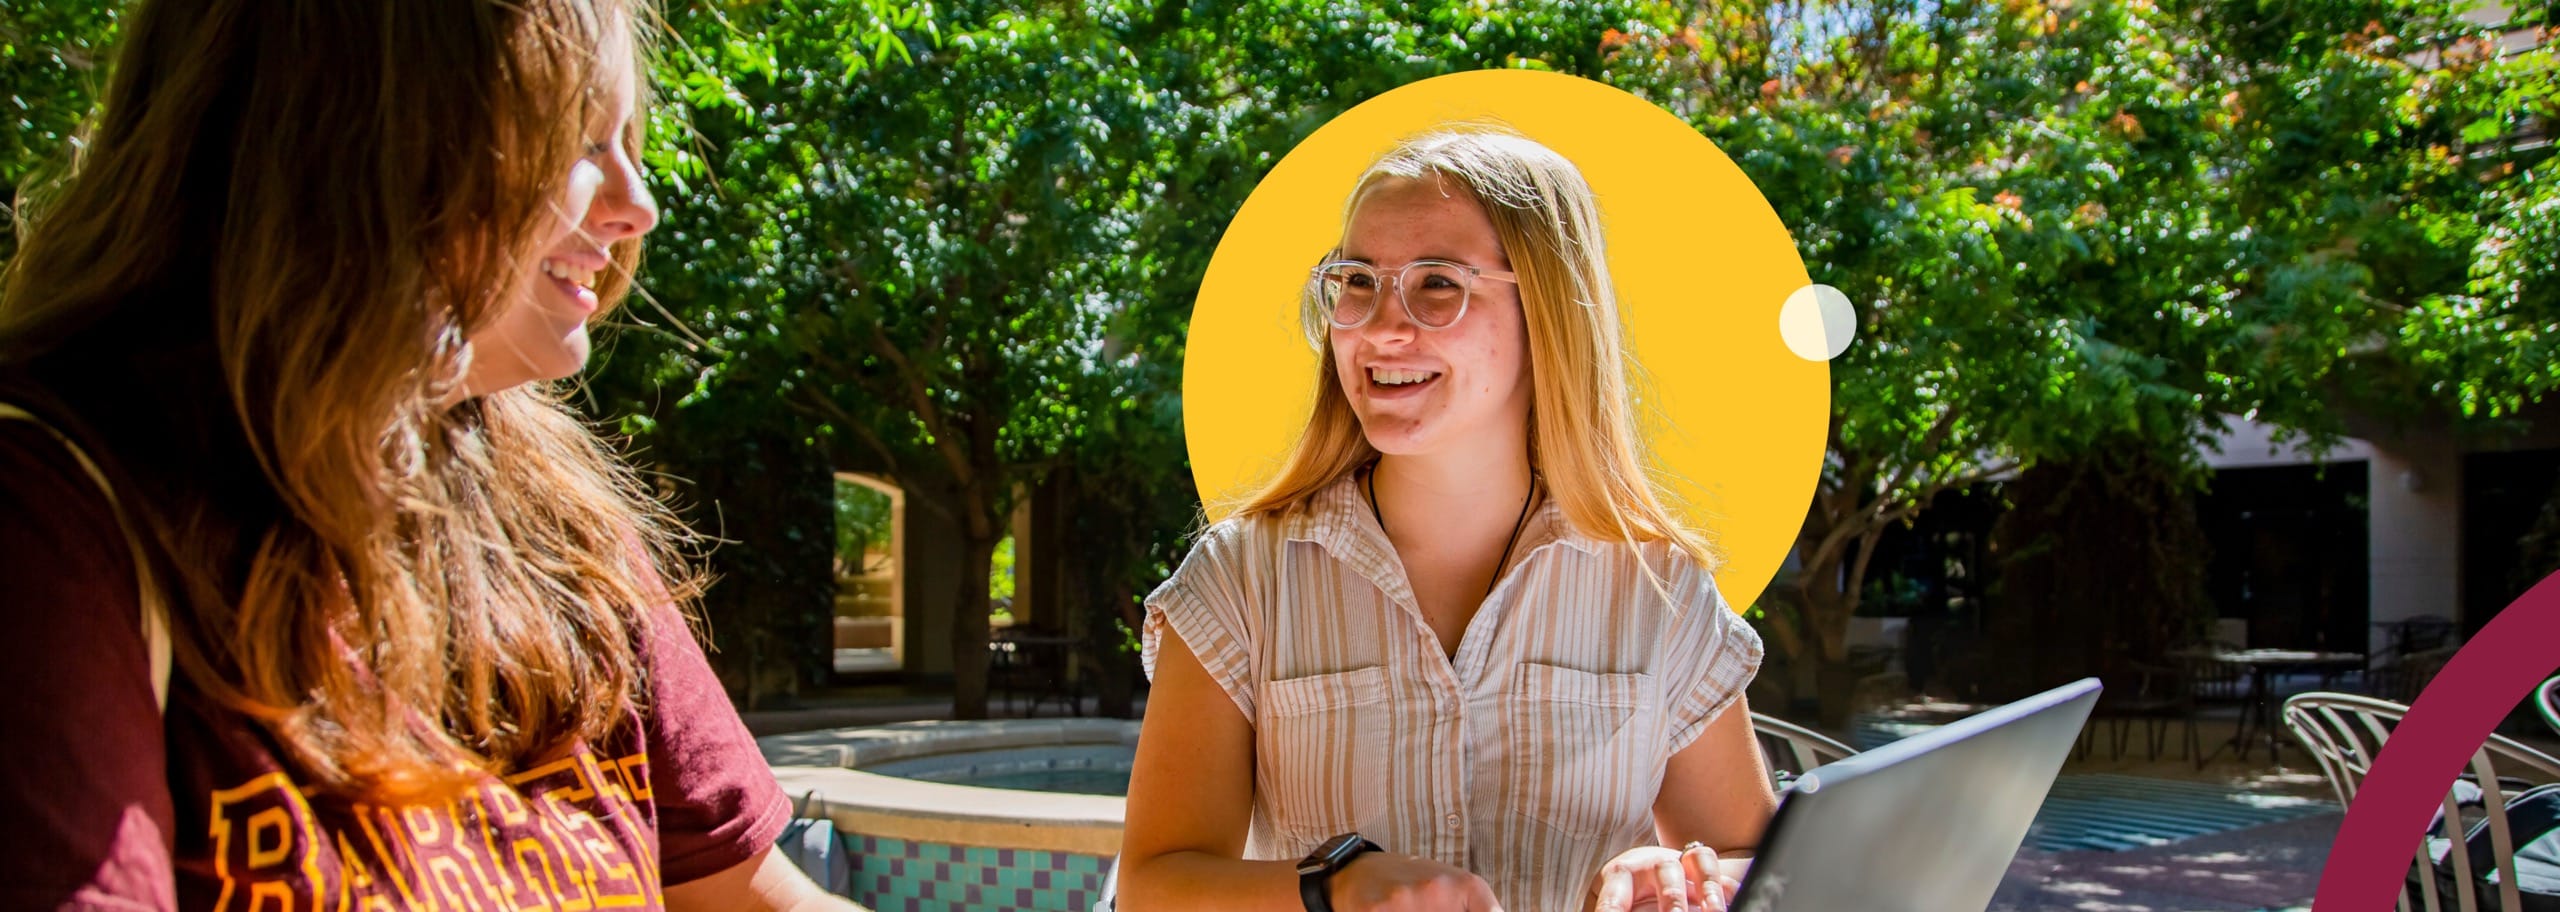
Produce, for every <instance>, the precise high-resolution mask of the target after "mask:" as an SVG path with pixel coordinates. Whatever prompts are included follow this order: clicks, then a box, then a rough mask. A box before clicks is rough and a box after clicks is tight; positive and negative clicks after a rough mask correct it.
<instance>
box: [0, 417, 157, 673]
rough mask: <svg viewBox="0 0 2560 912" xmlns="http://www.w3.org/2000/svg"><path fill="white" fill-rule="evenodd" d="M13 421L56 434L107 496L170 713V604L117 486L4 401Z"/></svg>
mask: <svg viewBox="0 0 2560 912" xmlns="http://www.w3.org/2000/svg"><path fill="white" fill-rule="evenodd" d="M12 420H15V421H24V422H27V423H29V424H33V425H35V426H37V427H40V428H43V429H44V430H45V433H47V434H50V435H52V436H53V439H54V440H55V441H56V442H59V443H61V444H62V448H63V449H65V450H69V451H70V452H71V458H72V459H74V460H77V461H79V463H80V468H81V469H82V470H83V471H86V472H88V473H89V480H90V481H93V482H96V483H97V485H98V492H99V493H101V494H104V495H106V498H107V508H108V509H110V510H113V511H115V514H116V527H117V528H120V529H122V530H124V543H125V550H127V551H130V552H132V553H133V580H134V586H135V588H136V590H137V592H136V594H137V595H138V596H139V597H140V600H141V602H142V641H143V647H144V649H145V650H146V651H147V652H148V653H149V655H150V657H151V699H152V701H153V702H155V703H157V704H159V706H160V710H161V712H164V713H165V712H167V711H168V710H169V605H168V603H167V602H166V601H164V600H163V598H162V596H161V593H160V587H159V585H158V584H157V583H156V582H154V581H153V579H152V575H151V562H150V560H149V559H147V558H145V557H144V556H143V550H142V536H141V535H140V534H138V533H136V532H135V531H134V528H133V523H131V522H129V521H127V520H126V519H125V514H124V507H123V506H122V505H121V504H119V503H118V502H117V501H116V490H115V487H114V486H113V485H110V484H108V483H107V473H106V472H105V471H103V470H101V469H99V468H98V464H97V463H96V462H94V461H91V460H90V459H89V454H88V453H86V452H83V451H82V450H81V449H80V445H79V444H76V443H73V442H71V438H70V437H68V436H65V435H64V434H63V433H62V431H60V430H58V429H56V428H55V427H54V426H53V425H50V424H46V423H45V422H44V419H42V418H38V417H36V416H35V415H34V414H32V413H29V412H28V411H27V410H26V409H22V408H19V407H17V406H15V405H11V404H9V403H6V402H0V421H12Z"/></svg>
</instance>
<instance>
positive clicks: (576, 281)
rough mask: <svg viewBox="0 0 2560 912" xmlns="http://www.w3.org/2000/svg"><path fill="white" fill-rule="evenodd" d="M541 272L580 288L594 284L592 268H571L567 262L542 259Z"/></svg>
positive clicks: (593, 285) (590, 286) (591, 286)
mask: <svg viewBox="0 0 2560 912" xmlns="http://www.w3.org/2000/svg"><path fill="white" fill-rule="evenodd" d="M542 274H543V275H547V276H550V277H552V278H555V279H559V280H560V281H563V282H567V283H569V284H572V285H576V286H578V287H580V288H594V287H595V286H596V274H595V272H594V271H593V270H587V269H575V268H571V267H570V266H569V265H568V264H566V263H562V262H560V261H559V260H543V261H542Z"/></svg>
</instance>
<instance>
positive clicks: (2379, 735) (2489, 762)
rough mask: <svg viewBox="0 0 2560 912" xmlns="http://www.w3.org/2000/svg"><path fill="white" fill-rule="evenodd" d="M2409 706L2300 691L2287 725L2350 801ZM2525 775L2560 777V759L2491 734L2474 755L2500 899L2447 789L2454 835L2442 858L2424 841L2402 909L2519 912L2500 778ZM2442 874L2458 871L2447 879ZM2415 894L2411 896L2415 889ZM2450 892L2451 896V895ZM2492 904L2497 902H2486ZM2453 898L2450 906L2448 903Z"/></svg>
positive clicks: (2449, 830)
mask: <svg viewBox="0 0 2560 912" xmlns="http://www.w3.org/2000/svg"><path fill="white" fill-rule="evenodd" d="M2408 713H2409V707H2407V706H2405V705H2402V704H2399V703H2393V702H2391V701H2389V700H2378V699H2374V698H2372V697H2362V696H2356V695H2353V694H2341V693H2319V692H2314V693H2306V694H2299V695H2296V696H2295V697H2293V698H2292V699H2290V700H2286V701H2285V703H2284V724H2285V727H2286V728H2289V729H2292V730H2293V736H2294V737H2295V738H2296V739H2298V740H2300V741H2301V742H2302V744H2303V746H2304V747H2306V748H2308V749H2309V750H2310V751H2311V756H2312V759H2313V760H2315V761H2317V762H2318V763H2319V764H2320V772H2321V774H2322V775H2324V776H2326V777H2327V778H2328V780H2329V787H2330V788H2331V789H2333V790H2335V791H2336V792H2337V794H2338V803H2340V804H2352V803H2353V802H2354V801H2355V797H2356V790H2357V789H2358V788H2360V787H2362V786H2363V784H2364V777H2365V774H2366V773H2368V772H2371V771H2372V770H2373V761H2374V759H2375V758H2377V757H2380V756H2381V755H2382V745H2383V743H2384V742H2385V741H2388V740H2389V739H2390V737H2391V732H2392V730H2393V729H2395V728H2398V727H2399V725H2400V720H2401V718H2402V717H2404V716H2406V715H2408ZM2520 774H2522V775H2526V776H2529V777H2530V778H2532V779H2534V780H2535V781H2540V782H2560V759H2556V758H2553V757H2551V756H2550V755H2548V754H2544V753H2543V752H2541V751H2537V750H2534V749H2533V748H2530V747H2526V746H2524V745H2523V744H2520V743H2517V742H2516V741H2514V740H2513V739H2510V738H2507V737H2504V736H2502V735H2495V734H2493V735H2490V736H2489V740H2488V742H2487V743H2485V744H2482V745H2481V746H2480V748H2479V749H2478V750H2476V751H2473V752H2472V755H2471V775H2472V777H2473V778H2474V779H2475V780H2476V781H2477V783H2478V785H2479V787H2480V792H2481V802H2482V805H2483V807H2485V808H2486V809H2487V813H2486V814H2485V815H2484V816H2485V817H2486V818H2487V820H2488V827H2489V841H2490V846H2491V848H2492V849H2493V853H2492V858H2493V859H2494V864H2495V865H2496V867H2497V873H2498V885H2497V893H2496V895H2495V897H2494V899H2492V898H2488V897H2483V896H2481V895H2480V894H2481V892H2482V890H2483V889H2484V882H2483V878H2482V877H2481V876H2480V874H2481V873H2482V872H2475V871H2473V870H2472V864H2471V853H2470V852H2469V851H2467V849H2466V845H2465V837H2466V836H2467V835H2468V832H2469V829H2470V827H2469V826H2467V825H2466V824H2465V823H2464V821H2463V818H2462V807H2461V802H2460V800H2459V799H2458V798H2457V793H2456V791H2455V790H2454V789H2453V788H2451V787H2447V789H2446V791H2445V797H2444V816H2443V818H2442V820H2441V821H2439V826H2438V832H2435V833H2431V834H2429V835H2431V836H2441V837H2444V838H2446V839H2448V840H2450V844H2449V846H2448V847H2447V849H2446V851H2445V853H2444V858H2443V859H2441V860H2439V859H2438V858H2436V854H2435V852H2434V845H2435V843H2433V842H2432V841H2431V840H2421V841H2420V842H2419V844H2418V855H2417V859H2416V861H2415V871H2416V873H2417V874H2418V876H2417V877H2415V878H2412V879H2414V880H2416V881H2417V883H2416V885H2415V889H2414V891H2413V890H2411V889H2406V888H2404V889H2402V890H2401V892H2400V902H2399V905H2398V907H2397V908H2398V909H2399V910H2400V912H2414V910H2424V912H2443V910H2446V909H2460V910H2461V912H2479V910H2480V909H2482V908H2484V907H2486V908H2493V909H2510V910H2512V909H2519V908H2522V906H2521V905H2520V904H2519V901H2518V897H2517V892H2516V864H2515V838H2514V834H2513V833H2511V832H2510V831H2509V829H2508V826H2507V816H2506V814H2505V813H2504V809H2505V807H2506V805H2507V798H2508V797H2509V796H2508V794H2507V791H2506V788H2505V785H2504V783H2502V782H2501V781H2500V779H2499V777H2500V776H2502V775H2503V776H2518V775H2520ZM2440 873H2450V874H2451V875H2452V877H2451V879H2450V881H2449V883H2450V884H2451V886H2450V887H2449V888H2448V887H2446V886H2445V884H2446V883H2448V881H2446V880H2442V879H2440V878H2438V876H2437V875H2438V874H2440ZM2412 892H2414V893H2416V894H2417V895H2416V897H2415V900H2414V901H2413V900H2412V897H2411V895H2410V894H2411V893H2412ZM2446 893H2450V894H2451V895H2450V896H2447V895H2445V894H2446ZM2490 902H2494V903H2496V905H2488V903H2490ZM2448 903H2450V905H2448Z"/></svg>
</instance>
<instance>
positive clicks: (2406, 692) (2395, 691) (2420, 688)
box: [2359, 646, 2462, 704]
mask: <svg viewBox="0 0 2560 912" xmlns="http://www.w3.org/2000/svg"><path fill="white" fill-rule="evenodd" d="M2461 648H2462V647H2460V646H2437V647H2435V648H2432V649H2422V650H2419V651H2417V652H2412V653H2409V654H2407V655H2393V656H2391V657H2390V658H2388V659H2387V660H2386V661H2385V662H2384V663H2383V664H2381V665H2377V666H2375V667H2373V668H2369V669H2366V670H2365V673H2364V686H2363V687H2361V688H2359V690H2361V691H2362V692H2363V693H2364V694H2365V695H2366V696H2370V697H2376V698H2379V699H2384V700H2389V701H2391V702H2394V703H2402V704H2407V703H2416V702H2418V694H2420V693H2423V692H2425V691H2426V689H2427V683H2428V682H2430V681H2433V680H2435V679H2436V673H2437V672H2440V671H2443V670H2444V663H2446V662H2449V661H2452V660H2453V654H2454V653H2455V652H2456V651H2458V650H2460V649H2461Z"/></svg>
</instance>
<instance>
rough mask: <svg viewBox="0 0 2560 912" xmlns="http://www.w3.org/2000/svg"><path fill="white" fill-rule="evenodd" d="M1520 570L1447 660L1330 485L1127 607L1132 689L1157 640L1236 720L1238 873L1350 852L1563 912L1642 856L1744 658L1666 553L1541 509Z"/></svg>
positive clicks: (1717, 603)
mask: <svg viewBox="0 0 2560 912" xmlns="http://www.w3.org/2000/svg"><path fill="white" fill-rule="evenodd" d="M1517 550H1518V551H1520V552H1521V554H1520V556H1519V557H1518V558H1517V559H1516V560H1515V561H1514V562H1513V564H1512V567H1511V569H1510V570H1509V571H1508V572H1507V573H1505V574H1504V576H1503V577H1502V579H1501V581H1500V582H1499V583H1498V584H1497V585H1496V587H1495V589H1494V591H1493V593H1492V595H1491V596H1489V597H1488V598H1487V599H1486V600H1485V602H1484V604H1483V607H1481V608H1480V609H1479V610H1478V611H1477V613H1476V616H1475V617H1474V619H1473V620H1472V621H1470V622H1469V623H1468V625H1467V629H1466V632H1465V634H1464V635H1463V637H1462V638H1461V640H1460V643H1459V646H1458V652H1457V655H1456V656H1454V657H1451V656H1449V655H1447V654H1446V653H1444V652H1442V651H1441V647H1440V641H1439V638H1438V637H1437V636H1436V635H1435V634H1433V633H1432V631H1431V627H1430V624H1429V623H1428V622H1427V621H1425V620H1424V618H1423V615H1422V612H1421V609H1420V608H1419V607H1418V606H1417V604H1416V603H1415V601H1414V598H1413V594H1412V588H1411V586H1410V585H1409V584H1408V583H1407V581H1406V579H1405V575H1404V569H1403V565H1402V563H1401V562H1400V561H1398V560H1397V558H1396V556H1395V551H1394V549H1393V547H1392V546H1391V545H1390V544H1389V543H1388V542H1387V539H1386V536H1385V535H1384V534H1383V533H1382V532H1380V531H1379V530H1378V527H1377V525H1376V523H1375V521H1374V520H1372V519H1371V517H1370V515H1369V511H1368V510H1367V508H1366V505H1365V502H1364V501H1362V500H1361V498H1360V495H1359V492H1358V490H1357V488H1356V486H1355V485H1354V484H1353V483H1352V482H1351V480H1350V479H1349V478H1345V479H1344V480H1342V481H1339V482H1336V483H1335V484H1333V485H1332V486H1330V487H1328V488H1326V489H1325V490H1324V491H1323V492H1321V493H1319V494H1318V495H1317V496H1316V499H1315V501H1314V503H1313V504H1312V505H1311V509H1310V510H1308V511H1306V512H1304V513H1301V514H1298V515H1295V516H1291V517H1286V518H1268V517H1265V518H1254V519H1229V520H1227V521H1225V522H1221V523H1219V524H1217V525H1215V526H1212V527H1211V528H1210V529H1209V530H1208V531H1207V532H1205V533H1203V534H1202V536H1201V539H1200V540H1199V542H1198V543H1196V544H1195V545H1194V546H1193V547H1192V550H1191V554H1190V556H1189V557H1188V558H1186V559H1185V560H1184V561H1183V564H1182V567H1181V569H1180V570H1178V571H1176V572H1175V573H1174V575H1173V578H1172V579H1169V580H1167V581H1166V582H1165V583H1164V585H1162V586H1161V587H1158V588H1157V589H1156V591H1155V592H1154V593H1153V594H1151V595H1149V596H1148V597H1147V620H1146V627H1145V647H1146V651H1145V657H1144V658H1145V662H1146V667H1147V671H1148V674H1149V675H1150V676H1152V675H1153V674H1154V672H1155V661H1156V655H1157V652H1156V651H1157V649H1158V648H1159V646H1160V644H1161V643H1162V641H1163V637H1164V634H1165V632H1166V631H1167V630H1168V629H1169V630H1171V631H1172V632H1173V633H1175V634H1177V635H1179V636H1181V637H1182V641H1183V643H1184V644H1185V645H1186V646H1188V647H1190V649H1191V651H1192V652H1193V653H1194V654H1196V655H1198V656H1199V658H1200V662H1201V664H1202V665H1203V666H1204V667H1206V668H1207V669H1208V671H1209V674H1210V676H1211V677H1212V678H1214V679H1215V680H1216V681H1217V682H1218V685H1219V686H1220V687H1221V688H1222V689H1224V690H1225V691H1226V693H1227V695H1228V696H1229V697H1231V698H1233V699H1234V700H1235V704H1236V707H1237V708H1238V709H1239V710H1242V711H1243V713H1244V716H1245V718H1246V719H1247V720H1250V721H1251V722H1252V724H1253V732H1254V734H1253V738H1254V797H1253V814H1252V823H1251V828H1250V832H1249V833H1248V834H1247V837H1246V849H1245V857H1247V858H1252V859H1273V860H1294V859H1296V858H1298V857H1300V856H1302V855H1304V854H1305V853H1307V852H1308V851H1310V850H1312V849H1313V848H1314V847H1315V846H1316V844H1317V843H1319V842H1322V841H1323V840H1325V839H1327V838H1330V837H1332V836H1335V835H1338V834H1341V833H1348V832H1358V833H1360V834H1361V835H1363V836H1366V837H1368V838H1369V839H1371V840H1373V841H1375V842H1377V843H1378V844H1379V845H1381V846H1383V847H1385V848H1386V849H1387V850H1388V851H1391V852H1398V853H1403V854H1409V855H1418V856H1423V857H1427V858H1432V859H1436V860H1439V861H1441V862H1444V863H1447V864H1451V865H1455V866H1458V867H1461V868H1465V869H1467V870H1470V871H1474V872H1475V873H1477V874H1478V875H1480V876H1482V877H1484V878H1485V880H1486V881H1487V882H1489V883H1490V884H1492V886H1493V889H1494V893H1495V894H1496V895H1497V896H1499V897H1500V898H1501V900H1502V902H1503V907H1504V908H1507V909H1524V910H1525V909H1537V910H1546V909H1574V908H1580V907H1581V902H1582V900H1583V891H1584V889H1585V887H1586V886H1587V885H1588V882H1589V880H1590V878H1591V876H1592V875H1593V874H1594V873H1596V872H1597V871H1599V869H1600V865H1601V864H1603V863H1605V862H1607V861H1608V859H1609V858H1611V857H1612V856H1614V855H1616V854H1617V853H1619V852H1621V851H1624V850H1626V849H1628V848H1632V847H1635V846H1638V845H1643V844H1646V843H1649V842H1651V841H1653V839H1654V836H1653V824H1652V814H1651V808H1652V805H1653V802H1654V798H1655V797H1656V795H1657V794H1658V793H1659V791H1660V790H1661V785H1662V774H1663V768H1664V766H1665V764H1666V763H1667V762H1668V761H1669V759H1670V757H1671V755H1672V754H1673V753H1675V752H1677V751H1678V750H1680V749H1681V748H1683V747H1686V746H1687V745H1688V744H1690V743H1691V742H1692V741H1695V740H1696V739H1697V737H1698V734H1699V732H1701V731H1702V730H1704V729H1705V727H1706V725H1707V723H1708V722H1709V721H1710V720H1712V719H1714V718H1715V716H1716V714H1718V713H1720V712H1722V711H1723V710H1724V709H1725V708H1726V707H1727V706H1729V705H1731V704H1732V703H1733V701H1734V699H1735V698H1736V697H1738V696H1739V695H1740V694H1741V693H1742V690H1743V688H1744V686H1745V685H1747V684H1748V683H1749V682H1750V680H1751V676H1752V674H1753V672H1755V671H1756V670H1758V668H1759V665H1760V656H1761V646H1760V638H1759V636H1758V635H1757V634H1756V633H1754V632H1753V631H1752V630H1751V628H1750V626H1749V625H1748V624H1745V623H1744V622H1743V621H1742V620H1741V619H1740V618H1739V617H1737V616H1735V614H1734V613H1733V612H1732V611H1730V610H1728V609H1727V608H1726V606H1725V602H1724V599H1723V598H1722V597H1721V596H1719V595H1718V594H1717V593H1716V589H1715V582H1714V580H1713V578H1712V577H1711V576H1710V575H1709V574H1708V573H1706V572H1705V571H1703V570H1702V569H1700V568H1699V567H1698V566H1696V564H1695V563H1694V562H1692V561H1691V560H1689V559H1688V558H1687V557H1686V556H1685V555H1682V554H1680V553H1679V552H1678V551H1676V550H1675V549H1672V548H1669V547H1667V546H1664V545H1661V544H1659V543H1656V544H1649V545H1642V546H1630V545H1626V544H1622V543H1612V542H1604V541H1601V540H1598V539H1595V538H1591V537H1589V536H1586V535H1583V534H1581V533H1580V532H1578V531H1576V530H1575V529H1573V528H1572V527H1571V525H1570V524H1569V523H1568V522H1567V521H1566V520H1565V517H1564V514H1563V511H1562V509H1561V508H1559V507H1558V506H1556V505H1555V503H1554V502H1553V501H1552V500H1547V501H1544V502H1542V503H1541V505H1540V506H1539V508H1538V509H1537V510H1536V511H1535V512H1534V513H1533V514H1532V518H1531V520H1530V521H1529V523H1528V524H1527V526H1526V527H1524V528H1523V530H1522V532H1521V538H1520V541H1519V544H1518V546H1517ZM1648 568H1650V570H1651V571H1652V574H1653V575H1652V576H1648V574H1647V569H1648Z"/></svg>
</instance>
